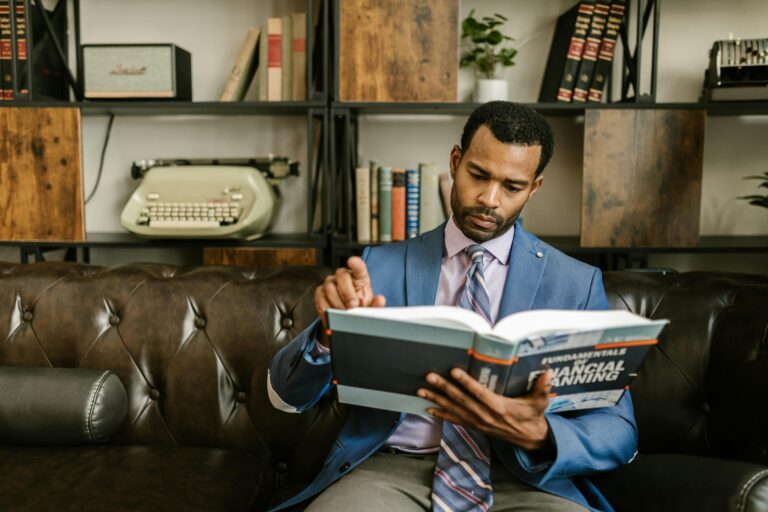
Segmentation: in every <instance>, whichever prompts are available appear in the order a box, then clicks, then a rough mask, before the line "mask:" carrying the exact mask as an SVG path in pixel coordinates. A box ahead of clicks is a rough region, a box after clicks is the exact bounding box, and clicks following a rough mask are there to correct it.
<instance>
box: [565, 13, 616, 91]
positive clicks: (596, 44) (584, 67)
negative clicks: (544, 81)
mask: <svg viewBox="0 0 768 512" xmlns="http://www.w3.org/2000/svg"><path fill="white" fill-rule="evenodd" d="M610 10H611V2H610V0H597V2H596V3H595V8H594V10H593V12H592V20H591V21H590V23H589V32H587V39H586V41H585V43H584V51H582V53H581V62H580V63H579V72H578V74H577V76H576V85H575V86H574V88H573V96H572V100H573V101H577V102H580V103H584V102H586V101H587V97H588V96H589V86H590V84H591V83H592V76H593V75H594V73H595V65H596V63H597V58H598V54H599V53H600V44H601V43H602V41H603V33H604V32H605V25H606V23H607V22H608V14H609V13H610Z"/></svg>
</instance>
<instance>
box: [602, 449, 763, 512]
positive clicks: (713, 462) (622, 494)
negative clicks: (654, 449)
mask: <svg viewBox="0 0 768 512" xmlns="http://www.w3.org/2000/svg"><path fill="white" fill-rule="evenodd" d="M591 480H592V481H593V482H594V483H595V485H597V486H598V487H599V488H600V490H601V491H602V492H603V494H604V495H605V497H606V498H607V499H608V501H609V502H610V503H611V504H612V505H613V506H614V507H615V508H616V510H617V511H622V512H623V511H630V512H632V511H638V512H640V511H643V512H644V511H648V510H661V511H663V510H675V511H685V510H690V511H696V512H708V511H713V512H715V511H717V512H724V511H734V512H736V511H738V512H763V511H768V467H766V466H760V465H758V464H752V463H748V462H741V461H734V460H725V459H716V458H712V457H697V456H691V455H672V454H654V455H640V456H638V457H637V458H636V459H635V460H634V461H633V462H632V463H631V464H628V465H626V466H622V467H621V468H619V469H617V470H614V471H610V472H607V473H602V474H599V475H594V477H592V478H591Z"/></svg>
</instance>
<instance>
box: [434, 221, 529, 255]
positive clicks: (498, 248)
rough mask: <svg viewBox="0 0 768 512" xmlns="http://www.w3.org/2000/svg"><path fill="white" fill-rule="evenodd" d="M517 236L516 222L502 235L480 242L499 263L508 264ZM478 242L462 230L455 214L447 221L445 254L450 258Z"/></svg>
mask: <svg viewBox="0 0 768 512" xmlns="http://www.w3.org/2000/svg"><path fill="white" fill-rule="evenodd" d="M514 237H515V226H514V224H513V225H512V226H511V227H510V228H509V229H508V230H507V232H506V233H504V234H503V235H501V236H498V237H496V238H492V239H491V240H488V241H487V242H483V243H482V244H480V245H481V246H482V247H483V249H485V250H487V251H488V252H489V253H491V255H492V256H493V257H494V258H496V259H497V260H498V261H499V263H501V264H502V265H506V264H507V262H508V261H509V252H510V250H511V249H512V240H513V239H514ZM475 243H477V242H475V241H473V240H472V239H470V238H469V237H467V235H465V234H464V233H462V232H461V230H460V229H459V227H458V226H457V225H456V222H455V221H454V220H453V215H451V218H450V219H448V222H446V223H445V254H446V256H448V257H449V258H453V257H454V256H456V255H457V254H458V253H460V252H461V251H463V250H464V248H466V247H468V246H470V245H473V244H475Z"/></svg>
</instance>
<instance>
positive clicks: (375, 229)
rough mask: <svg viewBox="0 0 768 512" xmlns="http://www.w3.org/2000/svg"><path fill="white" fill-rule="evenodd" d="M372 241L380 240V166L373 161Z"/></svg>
mask: <svg viewBox="0 0 768 512" xmlns="http://www.w3.org/2000/svg"><path fill="white" fill-rule="evenodd" d="M369 172H370V175H371V242H378V241H379V166H378V165H376V162H373V161H372V162H371V165H370V169H369Z"/></svg>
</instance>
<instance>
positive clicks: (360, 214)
mask: <svg viewBox="0 0 768 512" xmlns="http://www.w3.org/2000/svg"><path fill="white" fill-rule="evenodd" d="M370 180H371V171H370V169H368V167H358V168H357V169H355V211H356V212H357V240H358V241H361V242H367V241H369V240H370V239H371V195H370V194H371V182H370Z"/></svg>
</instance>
